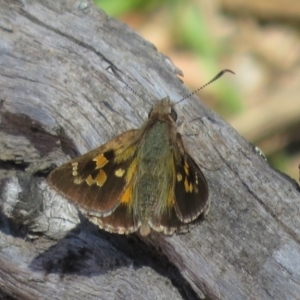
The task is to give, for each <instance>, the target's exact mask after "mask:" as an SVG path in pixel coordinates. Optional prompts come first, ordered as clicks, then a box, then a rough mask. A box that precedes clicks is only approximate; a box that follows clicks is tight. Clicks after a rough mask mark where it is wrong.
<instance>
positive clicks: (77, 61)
mask: <svg viewBox="0 0 300 300" xmlns="http://www.w3.org/2000/svg"><path fill="white" fill-rule="evenodd" d="M80 3H81V4H82V2H79V1H75V0H66V1H61V2H58V1H50V0H49V1H47V0H44V1H37V0H36V1H35V0H31V1H29V0H23V1H9V0H6V1H2V3H1V10H0V20H1V22H0V36H1V43H0V95H1V96H0V97H1V98H0V114H1V115H0V118H1V124H0V189H1V190H0V195H1V208H2V210H1V214H0V220H1V222H0V225H1V227H0V228H1V230H0V296H2V297H4V296H9V297H11V298H13V299H67V298H70V299H155V298H156V299H182V298H183V299H199V298H203V297H205V298H206V299H231V300H232V299H297V298H298V297H299V295H300V269H299V265H300V218H299V213H300V201H299V200H300V194H299V186H298V184H297V183H295V182H293V181H292V180H290V179H289V178H287V177H286V176H283V175H282V174H280V173H278V172H276V171H275V170H273V169H272V168H271V167H270V166H269V165H268V163H267V162H266V161H265V160H264V159H263V158H262V157H261V156H259V155H258V154H257V153H256V152H255V151H254V148H253V147H252V146H251V145H249V144H248V143H247V142H246V141H245V140H244V139H243V138H242V137H240V136H239V135H238V134H237V133H236V131H235V130H233V129H232V128H231V127H230V126H229V125H228V124H226V123H225V122H224V121H223V120H222V119H220V117H219V116H217V115H216V114H214V113H213V112H211V111H210V110H208V109H207V108H206V107H205V106H204V105H202V104H201V102H200V101H199V100H197V97H193V98H192V99H189V100H187V101H185V102H184V103H183V104H182V106H180V107H179V108H178V109H177V111H178V114H179V116H184V117H185V119H186V120H191V119H195V118H196V117H197V118H198V119H197V120H196V121H193V122H192V123H189V124H188V126H187V129H186V133H187V134H189V133H196V134H194V135H188V136H187V137H186V144H187V145H188V146H189V148H190V151H191V152H192V153H193V156H194V158H195V159H196V160H197V161H198V162H200V166H202V170H203V173H204V174H205V176H206V178H207V181H208V184H209V188H210V194H211V196H210V197H211V202H212V207H211V212H210V214H209V215H208V217H207V219H206V220H205V221H204V222H203V223H201V224H200V225H199V226H197V227H195V228H194V229H192V230H191V232H189V233H187V234H185V235H178V236H173V237H164V236H162V235H159V234H153V235H151V236H150V237H149V238H147V239H141V238H140V237H138V236H135V235H133V236H129V237H126V236H118V235H112V234H108V233H104V232H100V231H99V230H98V229H97V228H96V227H95V226H94V225H92V224H90V223H89V222H87V220H85V219H84V218H83V217H82V216H81V215H80V214H79V215H78V214H77V210H76V208H75V207H74V206H73V205H72V204H69V203H68V202H67V201H66V200H65V199H63V198H62V197H61V196H59V195H58V194H56V193H55V192H54V191H53V190H51V189H50V188H49V187H48V186H47V185H46V183H45V180H44V177H45V176H46V174H47V172H49V167H50V166H51V164H61V163H62V162H64V161H66V160H67V159H69V158H70V157H74V156H75V155H77V154H83V153H85V152H86V151H88V150H91V149H92V148H95V147H96V146H99V145H101V144H103V143H104V142H106V141H108V140H109V139H110V138H112V137H114V136H116V135H118V134H120V133H121V132H123V131H124V130H129V129H132V128H137V127H139V126H140V125H141V124H142V123H143V121H144V120H145V119H146V118H147V115H148V112H149V110H150V108H151V106H152V104H153V103H154V101H155V100H156V99H160V98H162V97H165V96H167V95H168V96H170V98H171V99H173V100H174V101H176V100H179V99H181V97H182V96H184V95H186V94H187V89H186V88H185V87H184V86H183V84H182V83H181V81H180V80H179V79H178V78H177V76H176V74H179V73H180V71H179V70H178V69H177V68H176V67H174V66H173V65H172V63H171V62H170V61H169V60H168V59H167V58H166V57H164V56H163V55H162V54H160V53H158V52H157V51H156V50H155V47H154V46H153V45H151V44H150V43H148V42H146V41H144V40H143V39H142V38H141V37H139V36H138V35H137V34H135V33H134V32H133V31H132V30H131V29H129V28H128V27H126V26H125V25H123V24H120V23H118V22H116V21H115V20H113V19H111V18H109V17H108V16H107V15H105V14H104V13H103V12H101V11H99V10H98V9H96V8H95V7H94V6H93V5H92V3H91V2H89V1H84V3H86V4H87V6H86V7H85V6H82V5H80ZM83 7H85V8H84V9H83ZM110 65H113V66H115V67H116V68H117V69H118V70H119V73H120V74H121V76H122V77H123V78H124V79H125V80H126V82H128V83H129V84H130V85H131V86H133V88H134V89H135V90H136V91H137V92H138V93H139V94H141V95H142V97H141V98H139V97H137V96H136V95H134V94H133V93H132V92H131V91H130V90H128V89H127V88H126V87H125V86H124V84H122V83H121V82H120V81H119V80H118V79H117V78H116V77H115V76H114V75H113V74H112V73H111V72H109V71H107V67H109V66H110ZM221 80H222V79H221ZM253 122H254V120H253ZM204 167H205V168H204ZM297 189H298V190H297ZM157 249H159V250H157Z"/></svg>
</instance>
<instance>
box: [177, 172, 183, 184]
mask: <svg viewBox="0 0 300 300" xmlns="http://www.w3.org/2000/svg"><path fill="white" fill-rule="evenodd" d="M181 180H182V175H181V174H180V173H179V172H178V173H177V181H178V182H180V181H181Z"/></svg>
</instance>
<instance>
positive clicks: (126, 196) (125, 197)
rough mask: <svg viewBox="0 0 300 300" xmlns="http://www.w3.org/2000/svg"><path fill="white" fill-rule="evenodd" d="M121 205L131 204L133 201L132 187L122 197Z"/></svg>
mask: <svg viewBox="0 0 300 300" xmlns="http://www.w3.org/2000/svg"><path fill="white" fill-rule="evenodd" d="M120 200H121V203H127V204H128V203H130V202H131V201H132V187H131V185H129V186H128V187H127V189H126V190H125V191H124V193H123V195H122V196H121V199H120Z"/></svg>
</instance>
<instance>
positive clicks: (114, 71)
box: [106, 66, 145, 101]
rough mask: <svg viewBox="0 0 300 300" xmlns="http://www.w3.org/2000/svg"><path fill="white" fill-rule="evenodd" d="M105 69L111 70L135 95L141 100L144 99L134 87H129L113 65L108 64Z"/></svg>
mask: <svg viewBox="0 0 300 300" xmlns="http://www.w3.org/2000/svg"><path fill="white" fill-rule="evenodd" d="M106 70H111V71H112V72H113V73H114V75H115V76H116V77H117V78H118V79H119V80H120V81H121V82H122V83H124V84H125V85H126V87H127V88H128V89H129V90H130V91H131V92H132V93H133V94H134V95H136V96H138V97H139V98H140V99H141V100H143V101H144V100H145V99H144V98H143V97H142V96H141V95H140V94H138V93H137V92H136V91H135V90H134V89H133V87H131V86H130V85H129V84H128V83H127V82H126V81H125V80H124V79H123V78H122V77H121V76H120V75H119V74H118V72H117V71H116V69H115V68H114V67H113V66H108V67H107V68H106Z"/></svg>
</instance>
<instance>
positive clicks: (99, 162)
mask: <svg viewBox="0 0 300 300" xmlns="http://www.w3.org/2000/svg"><path fill="white" fill-rule="evenodd" d="M93 161H95V162H96V169H101V168H103V167H104V166H105V165H106V164H107V163H108V160H107V159H106V158H105V156H104V155H103V154H100V155H98V156H96V157H95V158H94V159H93Z"/></svg>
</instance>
